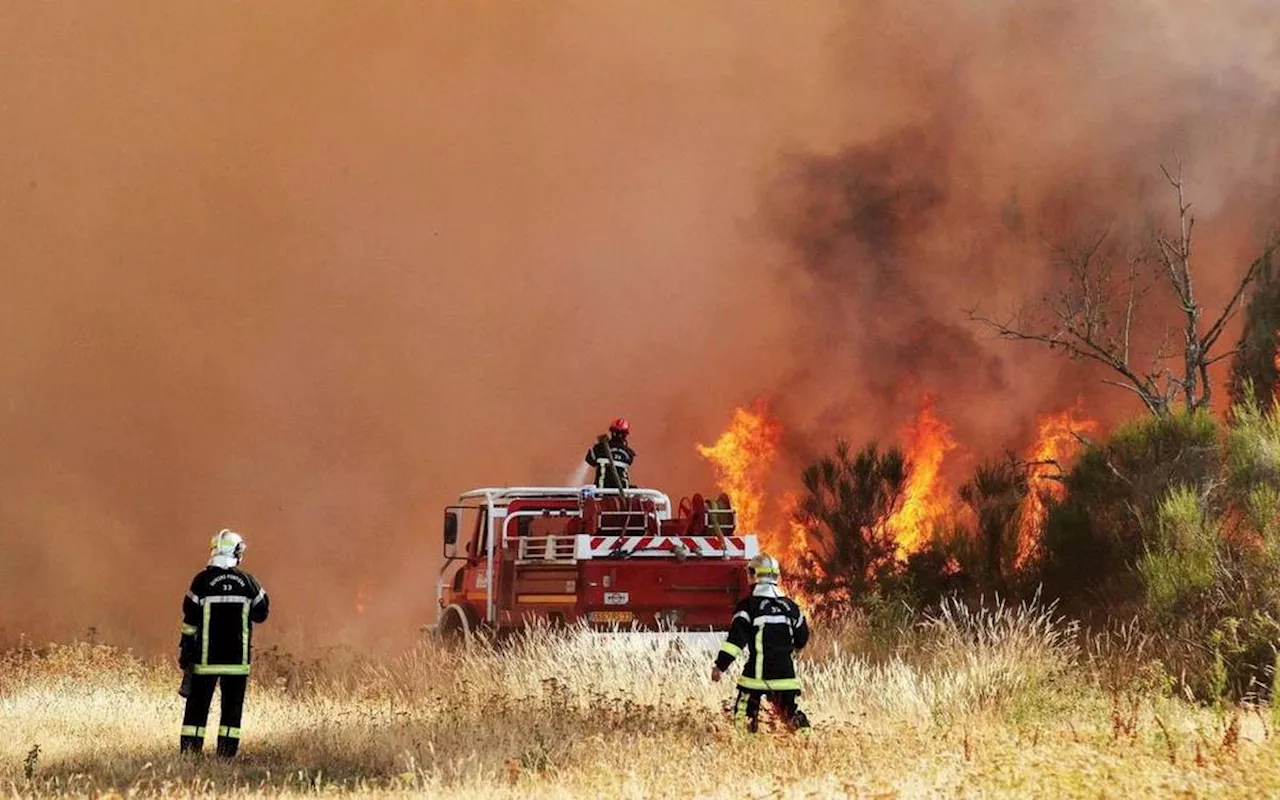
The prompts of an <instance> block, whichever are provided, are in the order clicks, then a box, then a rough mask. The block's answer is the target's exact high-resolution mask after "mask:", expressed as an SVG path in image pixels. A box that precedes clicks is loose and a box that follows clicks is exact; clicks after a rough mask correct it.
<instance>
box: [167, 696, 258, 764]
mask: <svg viewBox="0 0 1280 800" xmlns="http://www.w3.org/2000/svg"><path fill="white" fill-rule="evenodd" d="M219 683H221V684H222V711H221V713H220V714H219V715H218V755H220V756H223V757H224V758H230V757H232V756H234V755H235V754H236V750H237V749H239V747H240V715H241V713H243V711H244V691H245V688H246V687H247V685H248V683H249V676H248V675H193V676H192V680H191V694H190V696H188V697H187V707H186V710H185V711H184V712H183V714H182V744H181V749H182V752H184V753H188V752H193V753H198V752H200V750H201V748H203V747H204V732H205V725H206V723H208V721H209V706H210V705H211V704H212V703H213V690H214V687H215V686H217V685H218V684H219Z"/></svg>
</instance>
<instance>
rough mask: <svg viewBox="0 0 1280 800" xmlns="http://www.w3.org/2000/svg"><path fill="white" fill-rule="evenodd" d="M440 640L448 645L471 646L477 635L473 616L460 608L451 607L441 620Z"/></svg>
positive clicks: (446, 610) (445, 611)
mask: <svg viewBox="0 0 1280 800" xmlns="http://www.w3.org/2000/svg"><path fill="white" fill-rule="evenodd" d="M439 630H440V639H441V640H442V641H443V642H444V643H445V644H448V645H466V644H470V642H471V639H472V637H473V636H474V635H475V626H474V625H473V624H472V620H471V615H470V614H468V613H467V612H466V611H465V610H464V609H462V608H461V607H459V606H449V607H448V608H446V609H445V610H444V614H443V615H442V616H441V618H440V629H439Z"/></svg>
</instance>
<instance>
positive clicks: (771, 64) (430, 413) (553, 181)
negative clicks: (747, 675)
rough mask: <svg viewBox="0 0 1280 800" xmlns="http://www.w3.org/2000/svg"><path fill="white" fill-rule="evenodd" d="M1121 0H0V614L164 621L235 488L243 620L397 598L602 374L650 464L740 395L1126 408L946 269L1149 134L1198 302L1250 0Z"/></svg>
mask: <svg viewBox="0 0 1280 800" xmlns="http://www.w3.org/2000/svg"><path fill="white" fill-rule="evenodd" d="M1115 5H1117V4H1104V3H1069V2H1019V3H1014V2H978V1H977V0H974V1H973V2H953V3H946V4H939V3H925V2H869V1H868V2H859V3H852V4H850V3H835V2H832V3H823V2H808V3H804V4H800V5H797V6H787V7H785V9H784V7H782V6H774V5H773V4H746V5H742V4H737V5H734V6H732V8H731V9H730V8H729V7H727V6H712V5H704V6H697V7H689V6H688V4H675V3H671V4H658V5H652V4H651V5H647V6H644V7H641V6H639V5H635V4H618V5H611V4H604V3H588V2H582V3H566V4H556V5H555V6H554V7H551V6H546V7H544V6H541V5H536V4H525V5H521V6H515V5H512V4H500V3H493V4H483V3H475V4H472V3H468V4H398V5H393V4H383V5H373V6H371V5H369V4H360V5H359V6H356V5H350V4H316V3H310V2H291V3H285V2H277V3H268V4H232V5H227V4H204V5H196V6H188V7H184V8H183V9H182V10H181V11H180V12H178V11H175V10H173V9H167V8H166V9H159V8H156V7H144V6H143V5H134V4H124V5H122V4H111V5H110V7H108V6H106V5H103V6H101V7H99V6H90V5H81V6H56V5H53V6H51V5H47V4H10V7H6V8H5V9H4V11H2V12H0V45H3V46H2V47H0V115H2V116H0V121H2V122H3V124H0V270H3V286H4V292H3V294H2V295H0V391H2V392H3V398H2V399H0V442H2V443H3V447H0V630H3V632H4V634H7V635H13V634H15V633H17V632H18V631H30V632H34V633H36V634H38V635H63V634H66V633H68V632H78V631H82V630H83V629H84V628H86V627H88V626H91V625H92V626H97V627H98V628H99V629H100V630H102V631H104V632H105V633H109V634H110V635H111V636H113V637H114V638H117V639H120V640H124V641H128V642H130V643H133V644H137V645H139V646H144V645H145V646H151V645H153V644H155V643H164V642H169V641H170V640H171V638H176V615H177V609H178V603H179V599H180V597H181V593H182V590H183V588H184V584H185V582H186V580H187V579H188V578H189V577H190V573H191V572H192V571H193V570H194V569H195V568H196V567H197V566H198V564H199V563H200V562H201V561H202V558H203V549H204V545H205V542H206V541H207V537H208V536H209V534H211V533H212V532H213V531H214V530H216V529H217V528H219V527H222V526H228V525H229V526H233V527H236V528H238V529H240V530H242V531H243V532H244V533H245V535H246V537H247V538H248V540H249V547H250V550H249V561H248V562H247V564H246V566H250V567H252V568H253V569H254V570H255V571H256V572H257V574H258V575H259V576H260V577H261V578H262V579H263V580H264V582H265V583H266V584H267V585H268V587H269V588H271V589H273V590H274V592H275V594H276V599H277V606H276V608H277V615H278V616H277V619H276V620H274V621H273V626H269V628H268V629H266V630H264V632H263V634H264V637H277V640H278V641H288V640H290V639H289V637H303V636H308V637H312V638H315V639H318V640H320V641H338V640H343V639H345V638H347V637H357V636H359V635H361V634H365V635H366V637H365V638H366V639H375V638H379V637H382V638H383V640H384V641H388V642H390V641H394V642H401V641H403V640H404V639H405V638H407V636H409V635H411V632H412V629H413V626H414V625H415V624H416V623H417V622H421V621H426V620H429V619H431V617H432V611H431V604H432V601H433V597H434V569H435V566H436V564H437V563H438V562H437V558H438V555H437V554H438V548H439V540H438V536H439V534H438V527H439V525H438V522H439V508H440V507H441V506H442V505H443V504H444V503H445V502H447V500H448V499H449V497H450V496H451V495H453V494H456V492H457V491H459V490H461V489H464V488H469V487H471V486H474V485H481V484H495V483H497V484H500V483H506V482H511V483H523V482H535V483H537V482H557V481H560V480H563V478H564V476H565V475H567V474H570V473H571V472H572V470H574V469H575V468H576V467H577V461H578V460H579V459H580V458H581V456H582V452H583V451H584V450H585V448H586V445H587V444H589V442H590V441H591V439H592V438H593V437H594V436H595V435H596V434H597V433H599V432H600V431H601V430H602V428H603V426H604V425H605V424H607V421H608V419H610V418H612V417H614V416H617V415H619V414H622V415H626V416H628V417H629V418H630V419H631V420H632V424H633V427H634V428H635V430H636V433H635V436H634V439H635V444H636V446H637V448H638V449H639V450H640V459H639V461H638V462H637V465H636V474H637V477H638V479H639V480H641V481H642V482H646V483H650V484H656V485H660V486H661V487H662V488H665V489H668V490H670V491H671V492H672V493H677V494H678V493H681V492H687V491H692V490H696V489H699V488H704V487H706V486H707V484H708V483H709V482H710V480H711V477H710V473H709V472H708V471H707V468H706V466H705V465H704V464H702V463H701V462H700V461H699V459H698V458H697V456H696V454H695V453H694V450H693V443H694V442H695V441H710V440H712V439H713V438H714V435H715V432H716V430H717V428H718V426H720V425H721V424H723V422H724V420H725V419H726V418H727V417H728V413H729V410H730V409H731V408H732V407H733V405H735V404H737V403H740V402H743V401H745V400H747V399H749V398H751V397H753V396H755V395H758V394H767V395H770V396H772V397H773V398H774V399H775V401H776V403H778V404H779V405H780V407H781V408H782V409H783V410H784V414H785V417H786V420H785V421H786V423H787V425H788V429H789V430H793V431H795V432H796V444H795V447H796V452H803V451H808V450H812V449H816V448H817V447H822V446H825V445H826V443H827V442H828V441H829V439H830V438H831V437H833V436H834V435H844V436H847V437H850V438H853V439H855V440H856V439H860V438H863V437H869V436H880V437H881V438H889V437H890V432H891V431H892V430H895V429H896V428H897V427H898V426H900V424H901V423H902V421H904V420H905V419H906V418H907V417H908V416H909V415H910V413H911V410H912V408H913V406H914V404H915V403H916V402H917V400H918V396H919V394H921V393H923V392H932V393H935V394H937V395H938V408H939V411H940V412H941V413H942V414H943V415H944V416H946V417H948V418H949V419H952V420H953V421H954V422H955V424H956V427H957V434H958V436H959V437H960V438H961V439H962V440H963V441H964V442H965V443H966V445H967V446H968V447H969V448H970V449H971V450H972V449H974V448H978V449H981V448H983V447H991V448H995V447H999V446H1001V445H1004V444H1007V443H1013V442H1016V441H1017V439H1018V437H1019V436H1022V435H1024V434H1025V433H1026V431H1027V430H1029V429H1030V428H1031V427H1032V425H1033V424H1034V419H1035V415H1036V414H1037V412H1039V411H1042V410H1046V409H1050V408H1058V407H1062V406H1064V405H1067V404H1070V403H1071V402H1073V401H1074V400H1075V399H1076V396H1077V395H1078V394H1079V393H1080V391H1081V390H1082V387H1084V388H1083V390H1084V391H1087V392H1088V396H1089V398H1090V400H1091V401H1092V402H1096V403H1108V404H1112V405H1114V407H1115V408H1117V409H1118V410H1117V411H1116V412H1115V413H1120V412H1123V411H1127V410H1128V409H1127V407H1126V406H1125V403H1127V402H1128V401H1127V400H1125V399H1124V398H1120V397H1115V396H1113V395H1112V394H1110V393H1101V392H1098V391H1096V390H1095V389H1094V388H1092V387H1093V386H1094V385H1093V384H1091V383H1089V384H1087V383H1085V382H1084V378H1083V376H1082V374H1081V372H1080V370H1078V369H1075V368H1072V367H1069V366H1067V365H1064V364H1061V363H1059V362H1057V361H1055V360H1052V359H1050V358H1045V357H1042V356H1041V355H1040V354H1037V353H1034V352H1031V351H1022V350H1012V349H1010V348H1009V346H1006V345H1002V344H999V343H995V342H992V341H990V340H989V339H987V338H986V337H985V336H984V335H983V334H982V332H981V331H977V330H974V329H973V328H971V327H970V326H968V325H967V324H966V323H965V322H964V320H963V315H962V314H961V312H960V309H961V308H963V307H965V306H967V305H971V304H972V303H975V302H978V301H979V300H981V302H982V303H984V305H989V306H992V307H1009V306H1012V305H1014V304H1017V303H1019V302H1021V301H1023V300H1024V299H1025V298H1027V297H1035V296H1036V295H1038V294H1039V293H1041V292H1043V291H1044V290H1045V289H1046V287H1047V286H1048V280H1049V274H1050V273H1049V270H1048V269H1047V268H1046V261H1045V258H1044V252H1045V248H1044V243H1045V242H1046V241H1052V240H1055V239H1058V238H1061V237H1062V236H1065V235H1068V234H1070V233H1071V232H1073V231H1075V230H1078V229H1080V228H1082V227H1089V226H1094V225H1098V224H1112V223H1116V221H1117V220H1118V223H1117V224H1122V225H1138V224H1140V223H1141V222H1142V221H1143V219H1144V218H1145V217H1146V215H1148V214H1167V212H1168V210H1169V205H1170V204H1169V202H1168V197H1167V195H1166V194H1164V193H1163V188H1162V187H1161V186H1160V185H1159V184H1158V183H1157V182H1156V180H1155V179H1156V177H1157V175H1158V173H1157V172H1156V168H1157V164H1158V163H1159V162H1160V161H1161V160H1167V159H1168V158H1169V157H1170V155H1171V154H1172V153H1173V152H1175V151H1176V152H1177V153H1179V154H1180V155H1181V157H1182V158H1183V159H1184V161H1185V162H1186V164H1187V168H1188V173H1189V175H1190V177H1191V188H1192V191H1193V199H1194V200H1195V201H1196V203H1197V209H1198V212H1199V215H1200V220H1201V222H1200V226H1199V228H1200V234H1201V238H1200V248H1201V249H1200V265H1201V267H1202V271H1201V273H1200V275H1201V276H1202V281H1203V283H1202V296H1204V297H1205V298H1206V299H1207V300H1208V301H1209V302H1210V305H1211V306H1212V305H1214V304H1216V302H1217V300H1218V298H1221V297H1222V296H1223V294H1224V293H1225V292H1226V291H1227V287H1228V286H1229V285H1230V284H1231V282H1232V280H1233V279H1234V276H1235V274H1236V273H1237V271H1238V270H1239V269H1240V268H1241V267H1242V266H1243V264H1244V263H1246V262H1247V260H1248V258H1250V257H1251V254H1252V253H1253V252H1254V251H1255V250H1256V249H1257V247H1258V245H1259V243H1260V241H1261V239H1262V237H1263V236H1264V235H1265V233H1266V232H1267V230H1268V229H1269V227H1270V224H1271V222H1272V221H1273V220H1274V219H1275V211H1276V191H1275V190H1276V176H1277V174H1278V173H1277V168H1280V146H1278V145H1277V141H1278V140H1277V139H1276V138H1275V136H1274V131H1275V130H1276V125H1277V122H1280V105H1278V103H1277V99H1276V98H1277V90H1280V53H1278V52H1277V44H1276V42H1278V41H1280V19H1277V17H1276V15H1275V14H1274V13H1273V10H1272V9H1271V8H1270V5H1271V4H1270V3H1264V2H1261V1H1259V2H1246V1H1245V0H1236V1H1235V2H1218V3H1195V4H1181V8H1180V10H1171V9H1170V8H1168V7H1166V4H1163V3H1157V2H1155V1H1154V0H1151V1H1150V2H1135V3H1127V4H1123V6H1124V8H1123V10H1117V9H1116V8H1114V7H1113V6H1115ZM1098 413H1104V412H1103V411H1099V412H1098ZM1105 413H1109V412H1105ZM357 598H359V600H357ZM357 602H359V603H360V605H361V606H362V607H363V608H364V609H365V610H364V611H363V613H358V612H357V610H356V605H357ZM321 632H323V633H321Z"/></svg>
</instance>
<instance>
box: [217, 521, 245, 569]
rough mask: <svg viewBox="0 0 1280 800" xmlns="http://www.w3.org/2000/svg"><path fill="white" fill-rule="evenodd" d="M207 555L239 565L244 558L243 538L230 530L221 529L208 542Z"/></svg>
mask: <svg viewBox="0 0 1280 800" xmlns="http://www.w3.org/2000/svg"><path fill="white" fill-rule="evenodd" d="M209 555H211V556H214V557H217V556H222V557H223V558H230V559H234V560H235V561H236V563H239V562H240V559H242V558H244V537H243V536H241V535H240V534H238V533H236V532H235V531H233V530H231V529H230V528H223V529H222V530H220V531H218V532H217V533H215V534H214V535H213V538H212V539H210V540H209Z"/></svg>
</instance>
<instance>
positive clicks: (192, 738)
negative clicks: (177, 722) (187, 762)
mask: <svg viewBox="0 0 1280 800" xmlns="http://www.w3.org/2000/svg"><path fill="white" fill-rule="evenodd" d="M203 749H204V728H197V727H195V726H186V725H184V726H183V727H182V738H181V739H179V743H178V752H180V753H182V754H183V755H187V754H191V755H194V756H198V755H200V752H201V751H202V750H203Z"/></svg>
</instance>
